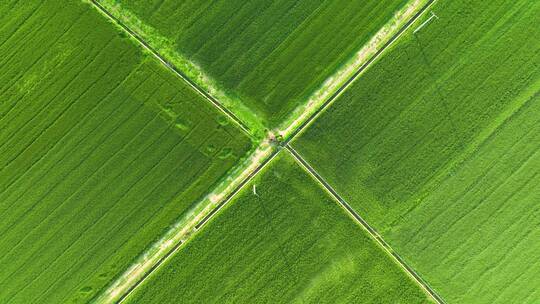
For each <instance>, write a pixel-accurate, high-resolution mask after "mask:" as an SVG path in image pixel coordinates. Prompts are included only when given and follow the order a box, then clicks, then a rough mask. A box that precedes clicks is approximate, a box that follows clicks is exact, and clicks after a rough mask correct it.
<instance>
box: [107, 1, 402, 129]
mask: <svg viewBox="0 0 540 304" xmlns="http://www.w3.org/2000/svg"><path fill="white" fill-rule="evenodd" d="M99 3H101V4H103V5H104V6H105V7H107V8H108V9H109V10H110V11H111V12H113V13H114V14H115V15H116V16H117V17H118V18H120V19H122V20H123V21H124V22H125V23H126V24H128V25H129V26H130V27H132V28H134V29H136V31H137V32H139V33H140V34H141V35H142V36H143V38H144V39H146V40H148V41H149V42H150V44H151V45H153V46H154V47H155V48H157V49H158V50H159V51H160V52H162V53H163V54H164V55H166V57H168V58H169V60H171V61H172V62H173V63H174V64H175V65H177V66H178V67H180V69H181V70H183V72H184V73H186V74H188V76H190V77H191V78H193V79H196V80H197V81H198V82H199V83H200V85H201V86H203V87H205V88H206V89H208V90H210V91H212V90H214V91H215V90H216V88H217V91H218V92H214V94H216V95H219V97H220V100H221V101H222V102H225V103H227V104H228V106H229V107H230V108H232V109H233V110H235V111H236V112H237V113H238V114H239V115H240V116H242V117H244V118H245V119H247V120H260V121H259V122H258V123H259V124H260V122H262V123H263V125H265V126H266V127H270V128H273V127H276V126H277V125H278V124H279V123H281V122H283V121H284V120H285V119H286V118H287V117H288V115H289V114H290V113H291V111H292V110H294V109H295V108H296V107H297V106H299V105H304V104H305V102H306V100H307V98H308V97H309V96H310V95H311V94H313V93H314V92H315V91H316V90H317V89H318V88H319V87H320V86H321V85H322V84H323V83H324V81H325V80H327V79H328V78H329V77H330V76H331V75H332V74H333V73H334V72H336V70H338V68H340V67H341V66H342V65H343V64H344V63H345V62H347V61H348V60H349V59H351V58H352V57H353V55H354V54H355V53H356V52H358V50H359V49H360V48H361V47H362V46H363V45H364V44H366V42H368V40H369V39H370V38H371V37H372V36H373V35H374V34H375V33H376V32H377V31H378V30H379V29H380V28H381V27H382V26H383V25H385V24H387V23H388V22H389V21H391V20H392V18H393V16H394V14H395V13H396V12H397V11H398V10H400V9H402V8H403V7H404V5H405V4H406V3H407V1H405V0H385V1H377V0H369V1H347V2H341V1H310V0H300V1H287V0H279V1H239V0H234V1H204V0H197V1H174V0H165V1H162V0H153V1H140V0H100V1H99ZM220 94H221V95H220ZM245 106H247V108H246V107H245ZM250 113H251V114H250ZM253 113H254V115H253ZM246 117H248V118H246Z"/></svg>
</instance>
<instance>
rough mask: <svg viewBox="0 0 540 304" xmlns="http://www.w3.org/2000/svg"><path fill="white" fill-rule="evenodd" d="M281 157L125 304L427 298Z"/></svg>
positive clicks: (290, 161)
mask: <svg viewBox="0 0 540 304" xmlns="http://www.w3.org/2000/svg"><path fill="white" fill-rule="evenodd" d="M284 153H286V152H282V154H280V155H278V157H277V159H275V160H274V161H272V162H271V163H270V164H269V165H268V167H266V168H265V169H264V171H263V172H261V173H260V174H259V175H258V176H257V177H256V178H255V179H254V180H253V181H252V182H251V183H250V184H248V185H247V186H246V187H245V188H244V190H242V191H241V193H240V194H239V195H238V196H237V197H236V198H235V199H234V200H233V201H232V202H230V203H229V204H228V205H227V206H226V207H225V208H224V209H222V210H221V211H220V212H219V213H218V214H217V215H216V217H215V218H213V219H212V220H211V221H210V222H209V223H208V224H207V225H206V226H205V227H204V228H203V230H202V231H201V232H200V233H199V234H197V235H196V236H195V237H194V238H193V239H192V240H190V241H189V242H188V243H187V244H184V245H183V247H181V249H180V250H179V251H178V252H177V253H176V254H175V255H173V256H172V257H171V258H170V259H169V260H167V261H166V262H165V264H164V265H163V266H162V267H161V268H159V269H158V270H157V271H156V272H155V273H153V274H152V275H151V276H150V277H149V279H148V280H146V281H145V282H144V283H143V285H142V286H140V287H138V288H137V289H136V290H135V292H134V293H133V294H132V295H131V296H130V297H128V303H352V302H362V303H372V302H376V303H425V302H429V301H428V299H427V296H426V294H424V293H423V292H422V290H421V289H420V287H419V286H418V285H416V284H415V283H414V282H413V281H412V280H411V279H410V278H409V277H408V276H407V275H406V274H405V273H404V272H403V271H402V270H401V268H400V267H399V266H398V265H397V264H395V263H394V261H393V260H392V259H391V258H390V257H389V256H388V255H387V254H386V253H385V252H384V251H383V250H382V249H381V248H380V247H379V246H378V245H377V243H376V242H375V241H374V240H373V239H371V238H370V237H369V236H368V234H367V233H366V232H365V231H364V230H363V229H362V228H361V227H360V226H359V225H357V224H356V223H355V222H354V221H353V220H352V218H350V217H348V215H347V214H346V213H345V211H344V210H343V209H341V207H339V206H338V204H337V203H336V202H335V201H333V199H332V198H331V197H330V196H329V195H328V194H327V193H326V192H325V191H324V190H323V189H322V188H320V187H319V185H318V184H317V183H316V182H315V181H314V180H313V179H312V178H311V177H310V176H309V175H308V174H307V173H306V172H305V171H304V170H303V169H302V168H301V167H300V166H299V165H297V164H296V163H295V161H294V160H293V158H292V157H291V156H290V155H289V154H284ZM253 185H256V192H257V196H256V195H255V194H254V193H253V192H252V187H253Z"/></svg>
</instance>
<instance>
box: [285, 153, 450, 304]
mask: <svg viewBox="0 0 540 304" xmlns="http://www.w3.org/2000/svg"><path fill="white" fill-rule="evenodd" d="M285 149H287V151H289V152H290V153H291V155H292V156H293V157H294V158H295V160H296V161H297V163H298V164H300V165H301V166H302V167H303V168H304V169H305V170H306V171H307V172H308V173H309V174H310V175H311V176H312V177H313V178H314V179H315V180H316V181H317V182H319V183H320V184H321V185H322V186H323V187H324V188H325V189H326V190H327V191H328V192H329V193H330V194H331V195H332V197H333V198H334V199H335V200H336V201H337V202H338V203H339V204H340V205H341V207H342V208H343V209H345V210H346V211H347V212H348V213H349V215H351V216H352V217H353V218H354V219H355V220H356V222H357V223H359V224H360V225H361V226H362V227H363V228H364V229H365V230H366V231H367V232H368V233H369V234H370V235H371V237H373V239H375V241H377V243H379V245H380V246H381V247H382V248H383V249H384V250H385V251H386V252H387V253H388V254H389V255H390V256H391V257H393V258H394V260H395V261H396V262H397V264H398V265H399V266H401V268H403V270H404V271H405V272H406V273H407V274H409V275H410V276H411V278H412V279H413V280H415V281H416V283H418V285H420V286H421V287H422V288H423V289H424V290H425V291H426V292H427V293H428V294H429V295H430V296H431V297H432V298H433V299H434V300H435V301H436V302H437V303H439V304H444V303H445V302H444V300H443V299H442V298H441V297H440V296H439V295H438V294H437V293H436V292H435V291H434V290H433V289H432V288H431V287H430V286H429V285H428V284H427V283H426V282H425V281H424V280H423V279H422V278H421V277H420V276H419V275H418V274H417V273H416V271H414V269H412V267H410V266H409V265H407V263H405V261H404V260H403V258H401V256H399V255H398V254H397V253H396V252H395V251H394V250H393V249H392V247H390V245H388V243H387V242H386V241H385V240H384V239H383V238H382V237H381V236H380V234H379V233H378V232H377V231H376V230H375V228H373V227H372V226H371V225H370V224H369V223H368V222H366V221H365V220H364V219H363V218H362V217H361V216H360V215H359V214H358V213H357V212H356V211H355V210H354V209H353V208H352V207H351V206H350V205H349V203H347V202H346V201H345V200H344V199H343V198H342V197H341V196H340V195H339V194H338V193H337V192H336V190H334V188H333V187H332V186H330V184H329V183H328V182H327V181H326V180H325V179H324V178H323V177H322V176H321V175H320V174H319V173H317V171H315V169H314V168H313V167H312V166H311V165H310V164H309V163H308V162H307V161H306V160H305V159H304V158H303V157H302V156H301V155H300V154H299V153H298V152H296V150H294V148H292V147H291V146H290V145H286V146H285Z"/></svg>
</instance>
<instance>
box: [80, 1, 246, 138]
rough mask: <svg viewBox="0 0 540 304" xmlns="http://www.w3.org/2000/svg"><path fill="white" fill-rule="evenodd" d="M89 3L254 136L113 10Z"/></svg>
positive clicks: (233, 115) (229, 111)
mask: <svg viewBox="0 0 540 304" xmlns="http://www.w3.org/2000/svg"><path fill="white" fill-rule="evenodd" d="M89 3H91V4H92V5H93V6H94V7H96V8H97V9H98V11H100V12H101V13H103V14H104V15H105V16H107V17H108V18H109V19H111V20H112V21H113V22H114V23H116V24H118V25H119V26H120V27H121V28H122V29H123V30H124V31H126V32H127V33H128V34H129V35H130V36H131V37H132V38H134V39H135V40H136V41H137V42H138V43H139V44H140V45H141V46H142V47H143V48H144V49H145V50H147V51H148V52H150V54H152V55H153V56H154V57H155V58H156V59H157V60H158V61H159V62H160V63H161V64H163V65H164V66H165V67H166V68H167V69H168V70H170V71H171V72H173V74H174V75H176V76H178V77H180V78H181V79H182V80H183V81H184V82H185V83H186V84H188V85H189V86H190V87H191V88H192V89H193V90H195V92H197V93H198V94H200V95H201V96H203V97H204V98H205V99H206V100H208V101H209V102H210V103H211V104H213V105H214V106H215V107H216V108H217V109H218V110H219V111H221V112H222V113H224V114H225V115H226V116H227V117H228V118H230V119H231V120H232V121H234V122H235V123H236V124H237V125H238V126H239V127H240V129H241V130H242V131H243V132H244V133H246V134H247V135H248V136H249V137H250V138H253V137H254V135H253V134H254V132H253V130H251V129H250V128H249V127H248V126H247V125H246V124H245V123H244V122H243V121H242V120H241V119H240V118H238V116H236V114H234V113H233V112H232V111H231V110H229V109H228V108H227V107H225V106H224V105H223V104H222V103H221V102H220V101H219V100H217V99H216V98H215V97H214V96H212V95H210V93H208V92H206V91H205V90H203V89H202V88H200V87H199V86H198V85H197V84H196V83H195V82H194V81H192V80H191V79H189V78H188V77H187V76H186V75H185V74H184V73H182V72H181V71H180V70H179V69H178V68H177V67H176V66H174V65H173V64H172V63H170V62H169V61H168V60H167V59H165V58H164V57H162V56H161V55H160V54H159V53H158V52H157V50H156V49H154V48H153V47H152V46H150V44H148V42H146V40H144V39H143V38H142V37H141V36H140V35H139V34H137V33H136V32H135V31H133V30H132V29H131V28H129V27H128V26H127V25H126V24H124V23H123V22H122V21H121V20H120V19H118V18H116V17H115V16H114V15H113V14H112V13H111V12H109V11H108V10H107V9H106V8H105V7H103V6H102V5H101V4H100V3H99V2H98V1H97V0H90V1H89Z"/></svg>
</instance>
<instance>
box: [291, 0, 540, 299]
mask: <svg viewBox="0 0 540 304" xmlns="http://www.w3.org/2000/svg"><path fill="white" fill-rule="evenodd" d="M432 10H433V12H434V13H435V14H436V15H437V17H438V18H435V17H434V18H431V20H430V21H429V22H428V23H427V24H425V26H423V27H422V28H421V29H420V30H418V31H417V32H416V33H413V31H414V30H415V28H417V27H418V26H420V24H421V23H422V22H423V21H425V20H427V19H428V18H429V17H430V16H429V15H426V16H425V17H424V18H423V20H419V22H417V24H416V26H414V27H412V28H411V29H410V30H409V31H408V32H407V33H406V34H405V35H404V36H403V37H401V38H400V40H399V43H398V44H396V45H394V46H393V47H392V48H391V50H389V51H388V52H387V53H386V54H385V55H384V56H383V57H382V58H380V59H379V60H378V61H377V62H376V63H375V64H374V65H373V66H372V67H371V68H370V69H369V70H367V71H366V72H365V73H364V74H363V75H361V76H360V78H359V79H358V80H357V81H356V82H355V83H353V85H352V86H351V87H349V88H348V89H347V90H346V91H345V92H344V93H343V94H342V95H341V96H340V97H339V98H337V99H336V100H335V102H334V103H333V104H332V105H331V106H330V107H329V108H328V109H327V110H326V111H325V112H324V113H322V114H321V116H320V117H319V118H318V119H317V120H316V121H315V122H314V123H313V124H312V125H311V126H310V128H309V129H308V130H307V131H306V132H305V133H304V134H302V136H301V137H300V138H299V139H298V140H296V141H295V142H294V143H293V145H294V146H295V148H296V149H297V150H298V151H299V152H300V153H302V155H304V157H305V158H306V159H307V160H308V161H309V162H310V164H311V165H312V166H313V167H315V169H317V170H318V171H319V172H320V174H321V175H322V176H323V177H325V178H326V179H327V181H328V182H329V183H330V184H331V185H332V186H333V187H334V188H335V189H336V190H337V191H338V192H339V193H340V194H341V195H342V196H343V197H344V198H345V199H346V200H347V201H348V202H349V203H350V204H351V205H352V206H353V207H354V208H355V209H356V210H357V211H358V212H359V213H360V214H362V215H363V216H364V218H365V219H366V220H367V221H368V222H370V223H371V224H372V225H373V226H374V227H375V228H376V229H378V230H379V232H380V233H381V234H382V236H383V238H385V239H386V240H387V241H388V242H389V243H390V244H391V245H392V246H393V248H394V249H395V250H396V251H397V252H399V253H400V254H401V255H403V256H404V258H405V260H406V261H408V262H409V263H410V264H411V265H412V266H413V268H415V269H416V270H418V272H419V273H420V274H421V275H422V276H423V277H424V278H425V279H426V280H427V281H428V282H429V283H430V284H431V286H432V287H434V288H435V290H436V291H438V292H439V293H440V294H441V296H442V297H443V298H445V299H446V300H447V301H449V302H450V303H509V302H512V303H534V302H537V301H538V300H539V299H540V294H538V285H539V284H540V282H539V281H538V279H537V274H538V271H539V268H538V267H539V266H538V263H537V261H538V259H539V254H538V250H539V249H540V248H539V247H538V246H539V245H538V242H537V241H534V240H537V239H538V237H539V230H538V227H539V221H538V219H539V217H540V210H539V205H538V202H539V192H538V189H539V186H538V182H537V181H538V170H539V168H540V166H539V161H540V160H539V158H538V155H537V152H538V149H539V146H540V138H539V137H538V133H539V132H538V131H539V130H538V125H539V122H540V119H539V117H540V112H539V103H540V100H539V92H540V66H539V65H538V63H539V62H540V28H539V27H538V24H540V3H539V2H537V1H527V0H521V1H438V2H436V4H435V5H434V6H433V8H432Z"/></svg>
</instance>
